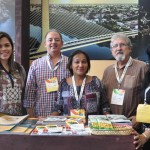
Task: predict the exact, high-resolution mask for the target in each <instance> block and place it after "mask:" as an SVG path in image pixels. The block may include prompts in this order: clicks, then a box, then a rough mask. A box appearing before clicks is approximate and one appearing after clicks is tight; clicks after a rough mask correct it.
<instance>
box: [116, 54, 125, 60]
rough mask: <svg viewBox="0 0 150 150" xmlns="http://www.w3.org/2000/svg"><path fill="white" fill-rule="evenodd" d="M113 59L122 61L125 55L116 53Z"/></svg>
mask: <svg viewBox="0 0 150 150" xmlns="http://www.w3.org/2000/svg"><path fill="white" fill-rule="evenodd" d="M115 59H116V60H117V61H124V60H125V55H124V54H118V55H117V56H116V57H115Z"/></svg>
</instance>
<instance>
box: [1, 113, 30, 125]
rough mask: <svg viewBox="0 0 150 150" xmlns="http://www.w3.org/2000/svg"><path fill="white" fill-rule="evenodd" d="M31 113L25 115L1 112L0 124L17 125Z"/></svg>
mask: <svg viewBox="0 0 150 150" xmlns="http://www.w3.org/2000/svg"><path fill="white" fill-rule="evenodd" d="M28 116H29V115H24V116H11V115H5V114H0V125H17V124H19V123H21V122H22V121H24V120H25V119H26V118H27V117H28Z"/></svg>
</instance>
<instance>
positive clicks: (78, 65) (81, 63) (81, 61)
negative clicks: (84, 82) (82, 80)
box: [71, 53, 88, 76]
mask: <svg viewBox="0 0 150 150" xmlns="http://www.w3.org/2000/svg"><path fill="white" fill-rule="evenodd" d="M71 68H72V70H73V74H74V75H79V76H85V75H86V73H87V71H88V62H87V59H86V57H85V55H84V54H82V53H79V54H77V55H75V56H74V57H73V60H72V65H71Z"/></svg>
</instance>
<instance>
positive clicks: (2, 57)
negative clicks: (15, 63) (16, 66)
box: [0, 37, 12, 62]
mask: <svg viewBox="0 0 150 150" xmlns="http://www.w3.org/2000/svg"><path fill="white" fill-rule="evenodd" d="M11 54H12V45H11V43H10V41H9V40H8V39H7V38H6V37H2V38H1V39H0V61H1V62H2V61H8V59H9V58H10V56H11Z"/></svg>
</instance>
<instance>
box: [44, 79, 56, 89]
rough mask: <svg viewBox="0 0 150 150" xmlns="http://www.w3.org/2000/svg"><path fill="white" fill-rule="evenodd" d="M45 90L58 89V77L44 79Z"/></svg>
mask: <svg viewBox="0 0 150 150" xmlns="http://www.w3.org/2000/svg"><path fill="white" fill-rule="evenodd" d="M45 84H46V91H47V92H55V91H58V79H57V77H54V78H51V79H47V80H45Z"/></svg>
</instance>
